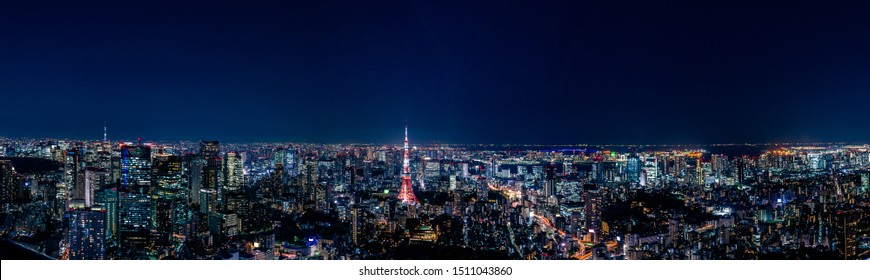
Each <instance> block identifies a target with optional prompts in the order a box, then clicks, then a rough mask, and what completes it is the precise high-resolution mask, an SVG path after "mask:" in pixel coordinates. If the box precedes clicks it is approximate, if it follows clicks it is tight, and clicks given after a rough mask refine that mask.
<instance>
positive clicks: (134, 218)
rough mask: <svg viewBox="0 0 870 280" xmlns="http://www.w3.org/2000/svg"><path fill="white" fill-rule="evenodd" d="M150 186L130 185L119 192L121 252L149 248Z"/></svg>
mask: <svg viewBox="0 0 870 280" xmlns="http://www.w3.org/2000/svg"><path fill="white" fill-rule="evenodd" d="M149 189H150V186H147V185H132V186H128V187H122V188H121V189H120V190H119V193H118V195H119V199H118V200H119V202H118V205H119V206H120V207H119V208H120V211H119V215H118V222H119V223H118V237H119V238H118V239H119V240H120V245H121V249H122V250H142V249H145V248H147V247H149V246H150V237H151V226H152V225H151V218H152V217H151V212H152V206H151V196H150V195H149V193H150V190H149Z"/></svg>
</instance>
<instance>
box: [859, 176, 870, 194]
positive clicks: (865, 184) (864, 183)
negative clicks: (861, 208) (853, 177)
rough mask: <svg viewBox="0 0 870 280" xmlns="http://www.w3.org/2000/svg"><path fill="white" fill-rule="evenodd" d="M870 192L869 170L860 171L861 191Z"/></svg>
mask: <svg viewBox="0 0 870 280" xmlns="http://www.w3.org/2000/svg"><path fill="white" fill-rule="evenodd" d="M867 192H870V171H864V172H862V173H861V193H862V194H863V193H867Z"/></svg>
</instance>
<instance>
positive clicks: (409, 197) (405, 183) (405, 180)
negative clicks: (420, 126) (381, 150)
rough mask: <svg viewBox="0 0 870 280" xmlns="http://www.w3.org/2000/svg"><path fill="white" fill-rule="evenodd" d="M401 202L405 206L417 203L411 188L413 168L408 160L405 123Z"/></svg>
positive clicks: (406, 124)
mask: <svg viewBox="0 0 870 280" xmlns="http://www.w3.org/2000/svg"><path fill="white" fill-rule="evenodd" d="M399 200H401V201H402V203H403V204H416V203H417V197H416V196H415V195H414V189H413V188H412V187H411V166H410V161H409V160H408V123H405V158H404V160H402V189H401V190H400V191H399Z"/></svg>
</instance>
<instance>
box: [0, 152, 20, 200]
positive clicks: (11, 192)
mask: <svg viewBox="0 0 870 280" xmlns="http://www.w3.org/2000/svg"><path fill="white" fill-rule="evenodd" d="M14 177H15V168H13V167H12V161H10V160H0V204H3V203H10V202H12V201H14V200H15V197H16V196H17V195H16V193H17V192H16V189H17V186H16V185H15V180H14Z"/></svg>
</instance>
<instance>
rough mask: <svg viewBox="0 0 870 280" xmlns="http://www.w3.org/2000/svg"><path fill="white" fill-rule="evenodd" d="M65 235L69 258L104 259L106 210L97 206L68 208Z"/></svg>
mask: <svg viewBox="0 0 870 280" xmlns="http://www.w3.org/2000/svg"><path fill="white" fill-rule="evenodd" d="M66 236H67V245H68V246H69V247H68V248H69V259H71V260H101V259H105V258H106V211H105V210H103V209H101V208H99V207H94V208H85V209H73V210H70V211H69V227H67V235H66Z"/></svg>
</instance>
